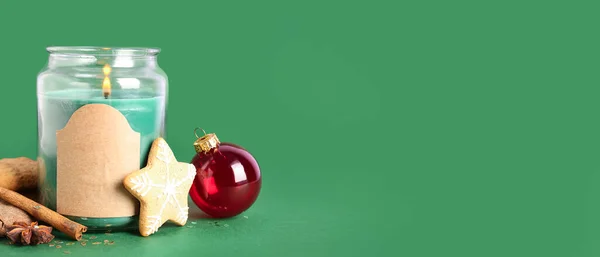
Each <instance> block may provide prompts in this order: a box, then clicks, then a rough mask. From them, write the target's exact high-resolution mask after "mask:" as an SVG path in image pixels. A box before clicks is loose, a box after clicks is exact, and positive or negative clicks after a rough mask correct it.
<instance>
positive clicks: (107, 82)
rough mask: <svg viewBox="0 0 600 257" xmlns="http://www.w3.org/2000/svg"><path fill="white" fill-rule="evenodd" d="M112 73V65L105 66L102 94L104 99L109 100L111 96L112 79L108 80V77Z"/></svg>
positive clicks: (103, 69)
mask: <svg viewBox="0 0 600 257" xmlns="http://www.w3.org/2000/svg"><path fill="white" fill-rule="evenodd" d="M111 71H112V68H111V67H110V65H108V63H107V64H105V65H104V67H103V68H102V72H103V73H104V81H102V93H103V94H104V98H108V96H109V95H110V88H111V86H110V79H109V78H108V75H109V74H110V72H111Z"/></svg>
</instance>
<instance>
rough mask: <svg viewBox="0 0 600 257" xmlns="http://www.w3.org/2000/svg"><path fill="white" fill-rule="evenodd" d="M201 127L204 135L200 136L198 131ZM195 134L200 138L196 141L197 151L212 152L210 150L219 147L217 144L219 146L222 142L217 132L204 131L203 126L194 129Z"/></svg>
mask: <svg viewBox="0 0 600 257" xmlns="http://www.w3.org/2000/svg"><path fill="white" fill-rule="evenodd" d="M199 129H200V130H202V132H204V136H201V137H198V134H196V131H198V130H199ZM194 135H196V137H197V138H198V139H196V142H194V149H195V150H196V153H208V152H210V150H212V149H214V148H217V146H219V144H220V143H221V142H220V141H219V138H217V135H216V134H214V133H210V134H206V131H204V129H201V128H196V129H195V130H194Z"/></svg>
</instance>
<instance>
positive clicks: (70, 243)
mask: <svg viewBox="0 0 600 257" xmlns="http://www.w3.org/2000/svg"><path fill="white" fill-rule="evenodd" d="M74 244H75V243H73V242H68V243H67V245H74Z"/></svg>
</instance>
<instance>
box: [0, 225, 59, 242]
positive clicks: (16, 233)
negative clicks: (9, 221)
mask: <svg viewBox="0 0 600 257" xmlns="http://www.w3.org/2000/svg"><path fill="white" fill-rule="evenodd" d="M7 231H8V232H7V233H6V237H8V239H10V241H11V242H12V243H14V244H22V245H38V244H46V243H48V242H50V241H52V239H54V236H53V235H52V227H48V226H43V225H38V223H37V222H32V223H31V224H28V223H25V222H15V223H14V224H13V225H12V226H8V228H7Z"/></svg>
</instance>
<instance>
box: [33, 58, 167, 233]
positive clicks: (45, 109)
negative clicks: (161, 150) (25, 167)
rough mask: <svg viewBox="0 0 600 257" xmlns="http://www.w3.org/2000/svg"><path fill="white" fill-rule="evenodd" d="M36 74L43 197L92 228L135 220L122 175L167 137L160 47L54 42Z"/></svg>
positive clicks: (127, 224) (140, 163)
mask: <svg viewBox="0 0 600 257" xmlns="http://www.w3.org/2000/svg"><path fill="white" fill-rule="evenodd" d="M47 51H48V53H49V58H48V62H47V64H46V66H45V67H44V68H43V69H42V71H41V72H40V73H39V74H38V78H37V103H38V162H39V165H40V181H39V190H40V198H41V199H40V201H41V202H42V203H43V204H44V205H45V206H47V207H48V208H50V209H53V210H55V211H57V212H58V213H60V214H62V215H64V216H66V217H68V218H70V219H71V220H73V221H76V222H79V223H81V224H83V225H85V226H88V229H89V230H96V231H101V230H119V229H129V228H135V227H137V215H138V211H139V203H138V201H137V200H136V199H135V198H133V196H132V195H130V194H129V193H128V192H127V190H126V189H125V188H124V187H123V184H122V183H123V179H124V178H125V177H126V176H127V175H128V174H129V173H131V172H133V171H135V170H138V169H140V168H142V167H144V166H145V165H146V161H147V157H148V152H149V150H150V146H151V144H152V142H153V141H154V140H155V139H156V138H158V137H165V113H166V102H167V101H166V99H167V92H168V79H167V76H166V74H165V72H164V71H163V70H162V69H161V68H160V67H159V65H158V62H157V56H158V54H159V52H160V49H158V48H108V47H62V46H57V47H48V48H47Z"/></svg>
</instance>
